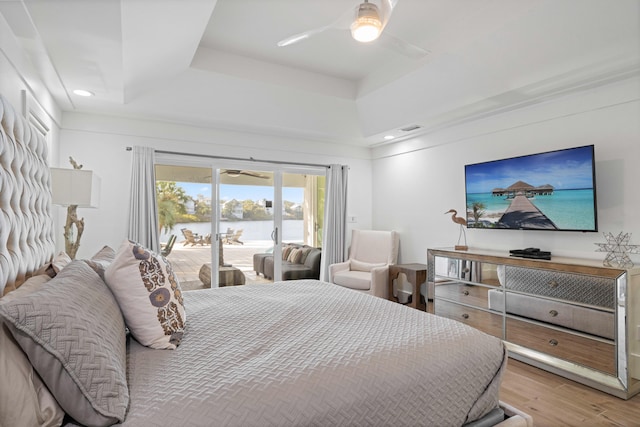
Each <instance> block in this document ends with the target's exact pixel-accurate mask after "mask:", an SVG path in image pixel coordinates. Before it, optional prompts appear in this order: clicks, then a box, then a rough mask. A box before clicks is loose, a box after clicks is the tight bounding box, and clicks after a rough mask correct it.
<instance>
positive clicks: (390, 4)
mask: <svg viewBox="0 0 640 427" xmlns="http://www.w3.org/2000/svg"><path fill="white" fill-rule="evenodd" d="M397 4H398V0H382V1H381V2H380V12H381V15H382V16H381V17H380V19H381V20H382V28H381V29H380V31H384V28H385V27H386V26H387V23H388V22H389V19H390V18H391V14H392V13H393V9H394V8H395V7H396V5H397Z"/></svg>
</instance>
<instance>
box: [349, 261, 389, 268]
mask: <svg viewBox="0 0 640 427" xmlns="http://www.w3.org/2000/svg"><path fill="white" fill-rule="evenodd" d="M385 265H387V263H386V262H376V263H372V262H364V261H358V260H357V259H352V260H351V269H352V270H355V271H371V270H373V269H374V268H376V267H384V266H385Z"/></svg>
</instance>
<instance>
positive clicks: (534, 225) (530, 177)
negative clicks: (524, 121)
mask: <svg viewBox="0 0 640 427" xmlns="http://www.w3.org/2000/svg"><path fill="white" fill-rule="evenodd" d="M464 169H465V193H466V211H467V227H469V228H488V229H513V230H562V231H598V221H597V210H596V175H595V159H594V147H593V145H587V146H584V147H575V148H568V149H564V150H557V151H549V152H545V153H538V154H531V155H528V156H521V157H513V158H509V159H502V160H495V161H490V162H484V163H475V164H472V165H466V166H465V168H464Z"/></svg>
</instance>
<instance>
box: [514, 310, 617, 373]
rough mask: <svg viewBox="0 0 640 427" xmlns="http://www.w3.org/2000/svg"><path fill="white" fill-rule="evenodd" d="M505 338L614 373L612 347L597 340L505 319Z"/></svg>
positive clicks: (613, 348) (561, 357)
mask: <svg viewBox="0 0 640 427" xmlns="http://www.w3.org/2000/svg"><path fill="white" fill-rule="evenodd" d="M506 340H507V341H509V342H512V343H514V344H518V345H521V346H523V347H527V348H530V349H533V350H537V351H539V352H542V353H546V354H549V355H551V356H555V357H558V358H560V359H565V360H568V361H571V362H574V363H578V364H580V365H584V366H589V367H591V368H594V369H597V370H599V371H602V372H606V373H608V374H611V375H615V374H616V348H615V345H613V344H608V343H605V342H602V341H599V340H594V339H590V338H585V337H581V336H577V335H573V334H570V333H567V332H562V331H559V330H555V329H551V328H546V327H544V326H539V325H536V324H532V323H529V322H523V321H521V320H517V319H513V318H507V332H506Z"/></svg>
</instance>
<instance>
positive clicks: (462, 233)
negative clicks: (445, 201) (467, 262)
mask: <svg viewBox="0 0 640 427" xmlns="http://www.w3.org/2000/svg"><path fill="white" fill-rule="evenodd" d="M444 214H445V215H446V214H451V221H453V222H455V223H456V224H460V234H459V235H458V244H457V245H455V248H454V249H455V250H457V251H466V250H468V249H469V247H468V246H467V233H466V232H465V231H464V227H465V226H466V225H467V220H466V219H464V218H460V217H459V216H458V211H456V210H455V209H449V210H448V211H447V212H445V213H444ZM463 236H464V245H461V244H460V239H462V237H463Z"/></svg>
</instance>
